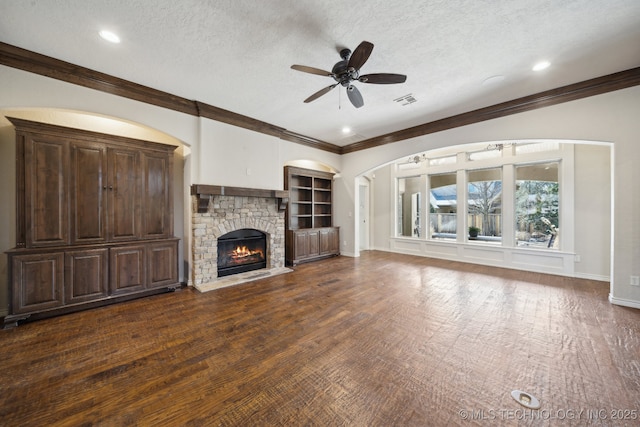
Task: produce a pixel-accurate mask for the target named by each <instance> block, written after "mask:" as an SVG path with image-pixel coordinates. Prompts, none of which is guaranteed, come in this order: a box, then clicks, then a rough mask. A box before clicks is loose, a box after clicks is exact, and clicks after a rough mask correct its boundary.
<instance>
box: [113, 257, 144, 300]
mask: <svg viewBox="0 0 640 427" xmlns="http://www.w3.org/2000/svg"><path fill="white" fill-rule="evenodd" d="M146 282H147V279H146V268H145V248H144V246H142V245H140V246H126V247H122V248H112V249H110V252H109V289H110V291H111V294H122V293H128V292H135V291H139V290H142V289H144V288H145V286H146Z"/></svg>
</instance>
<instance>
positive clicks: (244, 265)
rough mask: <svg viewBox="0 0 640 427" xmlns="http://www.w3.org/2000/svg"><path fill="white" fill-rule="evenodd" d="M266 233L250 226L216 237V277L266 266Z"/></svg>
mask: <svg viewBox="0 0 640 427" xmlns="http://www.w3.org/2000/svg"><path fill="white" fill-rule="evenodd" d="M266 254H267V238H266V235H265V234H264V233H263V232H261V231H259V230H254V229H250V228H242V229H240V230H235V231H232V232H230V233H227V234H224V235H222V236H220V237H218V277H224V276H229V275H231V274H238V273H244V272H246V271H252V270H259V269H261V268H266V266H267V258H266Z"/></svg>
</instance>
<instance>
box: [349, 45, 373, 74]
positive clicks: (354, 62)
mask: <svg viewBox="0 0 640 427" xmlns="http://www.w3.org/2000/svg"><path fill="white" fill-rule="evenodd" d="M372 50H373V43H370V42H367V41H364V42H362V43H360V44H359V45H358V47H357V48H356V50H354V51H353V53H352V54H351V57H350V58H349V64H348V65H347V67H348V68H354V69H356V70H359V69H360V67H362V66H363V65H364V63H365V62H367V59H369V55H371V51H372Z"/></svg>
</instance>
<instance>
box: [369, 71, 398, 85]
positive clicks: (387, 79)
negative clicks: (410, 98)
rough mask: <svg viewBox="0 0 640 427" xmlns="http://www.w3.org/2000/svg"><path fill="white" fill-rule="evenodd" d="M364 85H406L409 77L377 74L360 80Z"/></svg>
mask: <svg viewBox="0 0 640 427" xmlns="http://www.w3.org/2000/svg"><path fill="white" fill-rule="evenodd" d="M358 80H359V81H361V82H362V83H375V84H380V85H386V84H394V83H404V82H406V81H407V76H405V75H404V74H389V73H377V74H365V75H364V76H360V78H359V79H358Z"/></svg>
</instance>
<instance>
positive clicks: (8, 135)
mask: <svg viewBox="0 0 640 427" xmlns="http://www.w3.org/2000/svg"><path fill="white" fill-rule="evenodd" d="M7 117H13V118H18V119H23V120H30V121H34V122H41V123H46V124H52V125H56V126H63V127H69V128H75V129H81V130H88V131H92V132H98V133H104V134H108V135H116V136H123V137H128V138H134V139H140V140H145V141H152V142H158V143H162V144H167V145H173V146H176V147H177V148H176V150H175V151H174V163H173V189H174V191H173V210H174V216H173V218H174V234H175V236H176V237H179V238H180V239H181V241H182V242H181V244H180V245H179V255H178V256H179V259H180V260H185V256H186V255H187V254H185V248H186V246H185V244H184V242H185V233H184V230H185V229H187V228H186V222H187V221H189V220H190V219H189V218H188V212H187V213H185V209H186V208H189V197H190V196H189V191H188V188H185V183H188V182H189V181H190V180H189V176H188V170H189V169H188V165H187V161H188V159H189V157H190V155H191V147H190V146H189V145H188V144H186V143H185V142H183V141H181V140H180V139H178V138H176V137H174V136H172V135H169V134H167V133H165V132H162V131H160V130H158V129H154V128H152V127H149V126H146V125H143V124H140V123H135V122H132V121H129V120H125V119H122V118H118V117H109V116H105V115H99V114H95V113H90V112H84V111H75V110H65V109H57V108H23V107H22V108H4V109H0V189H1V193H0V194H2V203H0V221H2V223H3V224H5V227H4V231H3V232H2V233H0V252H5V251H7V250H9V249H12V248H14V247H15V243H16V241H15V237H16V236H15V227H16V204H15V203H16V187H15V185H16V184H15V183H16V179H15V173H16V164H15V158H16V157H15V131H14V128H13V125H12V124H11V122H10V121H9V120H8V119H7ZM187 271H188V269H186V268H185V262H180V263H179V272H178V274H179V280H180V281H181V282H185V281H186V277H185V275H186V274H187ZM7 280H8V265H7V258H6V257H0V315H3V314H4V313H3V309H5V308H6V307H7V306H8V286H9V284H8V283H7ZM5 311H6V310H5Z"/></svg>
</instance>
